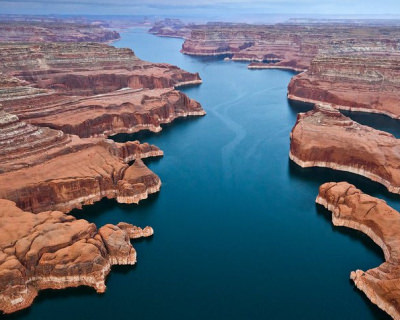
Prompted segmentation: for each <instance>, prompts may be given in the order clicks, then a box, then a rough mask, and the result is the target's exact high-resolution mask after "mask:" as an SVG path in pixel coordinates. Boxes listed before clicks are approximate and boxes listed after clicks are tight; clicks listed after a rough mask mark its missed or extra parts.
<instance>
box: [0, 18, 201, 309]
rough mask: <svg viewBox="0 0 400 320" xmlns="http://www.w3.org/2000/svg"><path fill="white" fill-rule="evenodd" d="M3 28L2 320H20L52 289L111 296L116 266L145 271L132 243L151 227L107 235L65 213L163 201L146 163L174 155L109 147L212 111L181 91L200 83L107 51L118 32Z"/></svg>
mask: <svg viewBox="0 0 400 320" xmlns="http://www.w3.org/2000/svg"><path fill="white" fill-rule="evenodd" d="M0 24H1V22H0ZM3 24H6V28H7V32H3V33H2V32H0V39H1V40H2V43H1V44H0V65H1V67H0V203H1V204H0V215H1V217H2V218H1V223H0V234H1V236H0V310H1V311H3V312H4V313H12V312H15V311H18V310H21V309H23V308H27V307H29V306H30V305H31V304H32V302H33V300H34V298H35V297H36V296H37V295H38V292H39V291H40V290H44V289H49V288H51V289H63V288H67V287H76V286H81V285H85V286H90V287H93V288H94V289H95V290H96V291H97V292H99V293H101V292H104V291H105V288H106V287H105V278H106V276H107V274H108V273H109V272H110V268H111V266H112V265H116V264H119V265H121V264H129V265H132V264H135V263H136V251H135V249H134V248H133V247H132V245H131V243H130V239H135V238H139V237H147V236H151V235H152V234H153V229H152V228H151V227H146V228H144V229H143V230H142V229H140V228H138V227H135V226H133V225H130V224H127V223H119V224H118V225H105V226H103V227H101V228H99V229H97V227H96V226H95V225H94V224H92V223H89V222H87V221H85V220H76V219H75V218H74V217H72V216H69V215H66V213H68V212H70V211H71V210H73V209H77V208H78V209H79V208H82V206H83V205H89V204H93V203H94V202H97V201H100V200H101V199H103V198H109V199H115V200H116V201H117V202H119V203H126V204H132V203H139V201H142V200H143V199H146V198H147V197H148V195H149V194H152V193H156V192H158V191H159V190H160V187H161V180H160V178H159V177H158V176H157V175H156V174H155V173H153V172H152V171H151V170H150V169H148V168H147V166H146V165H145V164H144V163H143V161H142V159H143V158H147V157H160V156H163V151H162V150H160V149H159V148H157V147H156V146H152V145H149V144H147V143H143V144H141V143H140V142H139V141H132V142H125V143H116V142H114V141H112V140H110V139H108V137H109V136H111V135H114V134H117V133H132V132H138V131H141V130H151V131H155V132H158V131H160V130H161V125H162V124H165V123H170V122H172V121H173V120H174V119H176V118H181V117H188V116H203V115H205V111H204V110H203V108H202V107H201V105H200V104H199V103H198V102H197V101H194V100H192V99H190V98H188V97H187V96H186V95H185V94H183V93H182V92H179V91H177V90H176V88H178V87H182V86H188V85H199V84H200V83H201V79H200V77H199V75H198V74H197V73H196V74H193V73H189V72H186V71H184V70H181V69H179V68H178V67H175V66H172V65H169V64H162V63H151V62H145V61H142V60H140V59H138V58H137V57H136V56H135V54H134V53H133V51H132V50H130V49H118V48H114V47H111V46H109V45H106V44H101V43H97V42H109V41H113V40H116V39H118V38H119V34H118V33H116V32H115V31H109V30H106V29H104V28H102V27H101V26H99V25H90V24H85V25H82V24H81V23H65V24H63V23H61V24H60V28H65V32H56V33H54V32H53V31H54V30H53V31H52V28H53V27H54V23H53V22H52V21H46V22H42V23H40V22H38V23H34V24H30V23H29V22H22V23H21V22H15V21H13V22H4V23H3ZM27 29H28V30H31V31H32V33H27V32H26V30H27ZM3 31H4V30H3ZM55 34H56V37H55V36H54V35H55ZM11 40H12V41H11ZM87 41H91V42H87Z"/></svg>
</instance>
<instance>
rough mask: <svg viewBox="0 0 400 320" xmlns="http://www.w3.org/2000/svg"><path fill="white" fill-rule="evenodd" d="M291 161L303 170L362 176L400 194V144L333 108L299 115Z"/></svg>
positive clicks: (324, 107) (322, 108)
mask: <svg viewBox="0 0 400 320" xmlns="http://www.w3.org/2000/svg"><path fill="white" fill-rule="evenodd" d="M290 158H291V159H292V160H293V161H294V162H296V163H297V164H298V165H300V166H302V167H313V166H316V167H327V168H332V169H337V170H342V171H348V172H353V173H356V174H360V175H363V176H365V177H367V178H369V179H371V180H373V181H377V182H379V183H381V184H383V185H384V186H385V187H387V188H388V190H389V191H391V192H394V193H400V140H398V139H396V138H395V137H394V136H393V135H391V134H389V133H386V132H383V131H379V130H375V129H372V128H370V127H367V126H363V125H360V124H358V123H357V122H355V121H353V120H351V119H350V118H348V117H345V116H344V115H342V114H341V113H340V112H339V111H337V110H336V109H334V108H332V107H330V106H324V105H317V106H316V107H315V108H314V110H312V111H309V112H307V113H301V114H299V115H298V117H297V122H296V124H295V126H294V128H293V129H292V132H291V134H290Z"/></svg>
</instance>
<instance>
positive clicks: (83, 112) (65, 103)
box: [5, 88, 205, 137]
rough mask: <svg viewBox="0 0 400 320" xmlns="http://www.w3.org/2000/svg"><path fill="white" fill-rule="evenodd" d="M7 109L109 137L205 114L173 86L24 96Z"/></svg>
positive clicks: (32, 120) (26, 117)
mask: <svg viewBox="0 0 400 320" xmlns="http://www.w3.org/2000/svg"><path fill="white" fill-rule="evenodd" d="M26 100H28V102H27V101H26ZM43 100H46V101H43ZM26 103H29V105H28V107H27V105H26ZM5 108H6V109H7V110H8V111H9V112H13V113H14V114H17V115H18V116H19V117H20V118H21V119H24V120H25V121H28V122H29V123H31V124H35V125H38V126H41V127H50V128H53V129H59V130H62V131H63V132H65V133H71V134H76V135H78V136H80V137H94V136H105V137H107V136H110V135H114V134H117V133H132V132H137V131H140V130H150V131H153V132H159V131H161V129H162V128H161V124H163V123H169V122H172V121H173V120H174V119H176V118H180V117H187V116H202V115H204V114H205V111H204V110H203V109H202V107H201V106H200V104H199V103H198V102H196V101H194V100H192V99H190V98H188V97H187V96H186V95H185V94H183V93H181V92H179V91H177V90H174V89H172V88H166V89H152V90H150V89H136V90H135V89H130V88H127V89H123V90H118V91H112V92H110V93H105V94H99V95H96V96H90V97H76V96H74V97H71V96H68V97H65V96H60V95H53V96H46V97H42V96H39V97H35V98H28V99H25V98H22V99H19V100H18V101H17V100H16V99H14V100H10V101H8V102H6V103H5Z"/></svg>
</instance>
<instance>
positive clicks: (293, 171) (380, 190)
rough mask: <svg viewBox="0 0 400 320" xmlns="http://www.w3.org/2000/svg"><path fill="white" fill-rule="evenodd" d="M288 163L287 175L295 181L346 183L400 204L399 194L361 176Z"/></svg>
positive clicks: (318, 183) (290, 161) (319, 183)
mask: <svg viewBox="0 0 400 320" xmlns="http://www.w3.org/2000/svg"><path fill="white" fill-rule="evenodd" d="M288 162H289V164H288V170H289V174H290V175H291V176H292V177H294V178H296V179H300V180H302V181H304V182H310V181H313V182H314V183H315V184H317V185H318V186H319V185H321V184H323V183H325V182H340V181H347V182H349V183H351V184H353V185H355V186H356V187H357V188H359V189H360V190H362V191H363V192H364V193H367V194H369V195H372V196H375V197H378V198H384V200H387V201H391V202H392V203H393V202H397V204H400V195H399V194H395V193H391V192H389V191H388V190H387V189H386V188H385V187H384V186H383V185H381V184H379V183H377V182H374V181H371V180H369V179H367V178H365V177H363V176H360V175H357V174H354V173H349V172H345V171H337V170H333V169H329V168H318V167H314V168H302V167H300V166H299V165H297V164H296V163H294V162H293V161H292V160H290V159H288ZM396 210H397V209H396Z"/></svg>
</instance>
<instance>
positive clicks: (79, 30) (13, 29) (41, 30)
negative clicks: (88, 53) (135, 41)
mask: <svg viewBox="0 0 400 320" xmlns="http://www.w3.org/2000/svg"><path fill="white" fill-rule="evenodd" d="M119 38H120V36H119V34H118V32H116V31H112V30H107V29H105V28H103V27H102V26H99V25H97V24H95V23H92V24H89V23H77V22H74V23H68V22H65V21H60V20H58V21H50V20H48V21H0V42H9V41H23V42H44V41H46V42H110V41H115V40H118V39H119Z"/></svg>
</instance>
